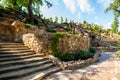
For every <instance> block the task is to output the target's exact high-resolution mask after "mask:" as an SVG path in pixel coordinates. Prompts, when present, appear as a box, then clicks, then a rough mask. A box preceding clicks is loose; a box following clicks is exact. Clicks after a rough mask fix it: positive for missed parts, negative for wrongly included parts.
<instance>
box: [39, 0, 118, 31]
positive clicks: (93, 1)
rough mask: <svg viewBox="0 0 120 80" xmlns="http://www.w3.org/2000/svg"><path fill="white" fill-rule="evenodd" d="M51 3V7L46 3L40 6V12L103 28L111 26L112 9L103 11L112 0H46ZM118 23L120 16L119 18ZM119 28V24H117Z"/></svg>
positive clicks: (46, 15)
mask: <svg viewBox="0 0 120 80" xmlns="http://www.w3.org/2000/svg"><path fill="white" fill-rule="evenodd" d="M48 1H49V2H51V3H52V4H53V6H52V7H51V8H48V7H47V6H46V5H43V6H42V7H41V9H40V10H41V13H42V14H43V15H44V17H46V18H50V17H52V18H55V17H56V16H57V17H58V18H59V20H60V17H61V16H62V17H63V18H64V19H65V18H68V20H73V21H75V22H81V23H82V22H83V21H84V20H86V21H87V22H88V23H90V24H92V23H94V24H98V25H101V26H103V28H111V24H112V22H113V20H114V15H113V12H112V11H109V12H108V13H105V9H106V8H107V7H108V6H109V4H110V3H111V2H112V1H113V0H48ZM44 4H45V3H44ZM119 23H120V18H119ZM119 30H120V25H119Z"/></svg>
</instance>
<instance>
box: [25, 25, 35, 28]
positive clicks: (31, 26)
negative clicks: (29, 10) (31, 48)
mask: <svg viewBox="0 0 120 80" xmlns="http://www.w3.org/2000/svg"><path fill="white" fill-rule="evenodd" d="M25 28H29V29H33V28H35V26H34V25H32V24H25Z"/></svg>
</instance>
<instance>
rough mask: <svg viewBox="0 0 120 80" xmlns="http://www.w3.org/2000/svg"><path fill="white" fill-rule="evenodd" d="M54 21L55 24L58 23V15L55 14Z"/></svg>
mask: <svg viewBox="0 0 120 80" xmlns="http://www.w3.org/2000/svg"><path fill="white" fill-rule="evenodd" d="M54 22H55V24H57V23H58V17H57V16H56V17H55V21H54Z"/></svg>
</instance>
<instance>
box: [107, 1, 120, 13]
mask: <svg viewBox="0 0 120 80" xmlns="http://www.w3.org/2000/svg"><path fill="white" fill-rule="evenodd" d="M110 10H112V11H114V12H115V13H116V12H117V13H118V14H119V15H120V0H114V1H113V2H112V3H111V4H110V5H109V7H108V8H107V9H106V10H105V12H108V11H110Z"/></svg>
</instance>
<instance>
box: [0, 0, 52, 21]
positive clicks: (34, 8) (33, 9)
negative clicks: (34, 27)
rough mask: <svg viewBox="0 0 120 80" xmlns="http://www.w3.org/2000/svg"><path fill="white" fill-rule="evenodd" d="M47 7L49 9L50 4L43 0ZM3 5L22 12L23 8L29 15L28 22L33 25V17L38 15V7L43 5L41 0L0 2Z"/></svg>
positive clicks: (3, 0)
mask: <svg viewBox="0 0 120 80" xmlns="http://www.w3.org/2000/svg"><path fill="white" fill-rule="evenodd" d="M44 1H45V3H46V4H47V6H48V7H51V6H52V4H51V3H50V2H48V1H47V0H44ZM2 2H3V3H4V4H6V5H7V6H9V7H12V8H15V9H18V10H22V8H23V7H24V8H25V9H26V11H27V13H28V14H29V17H30V22H31V23H34V21H33V15H34V14H35V15H36V14H39V13H40V7H41V6H42V5H43V0H2Z"/></svg>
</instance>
